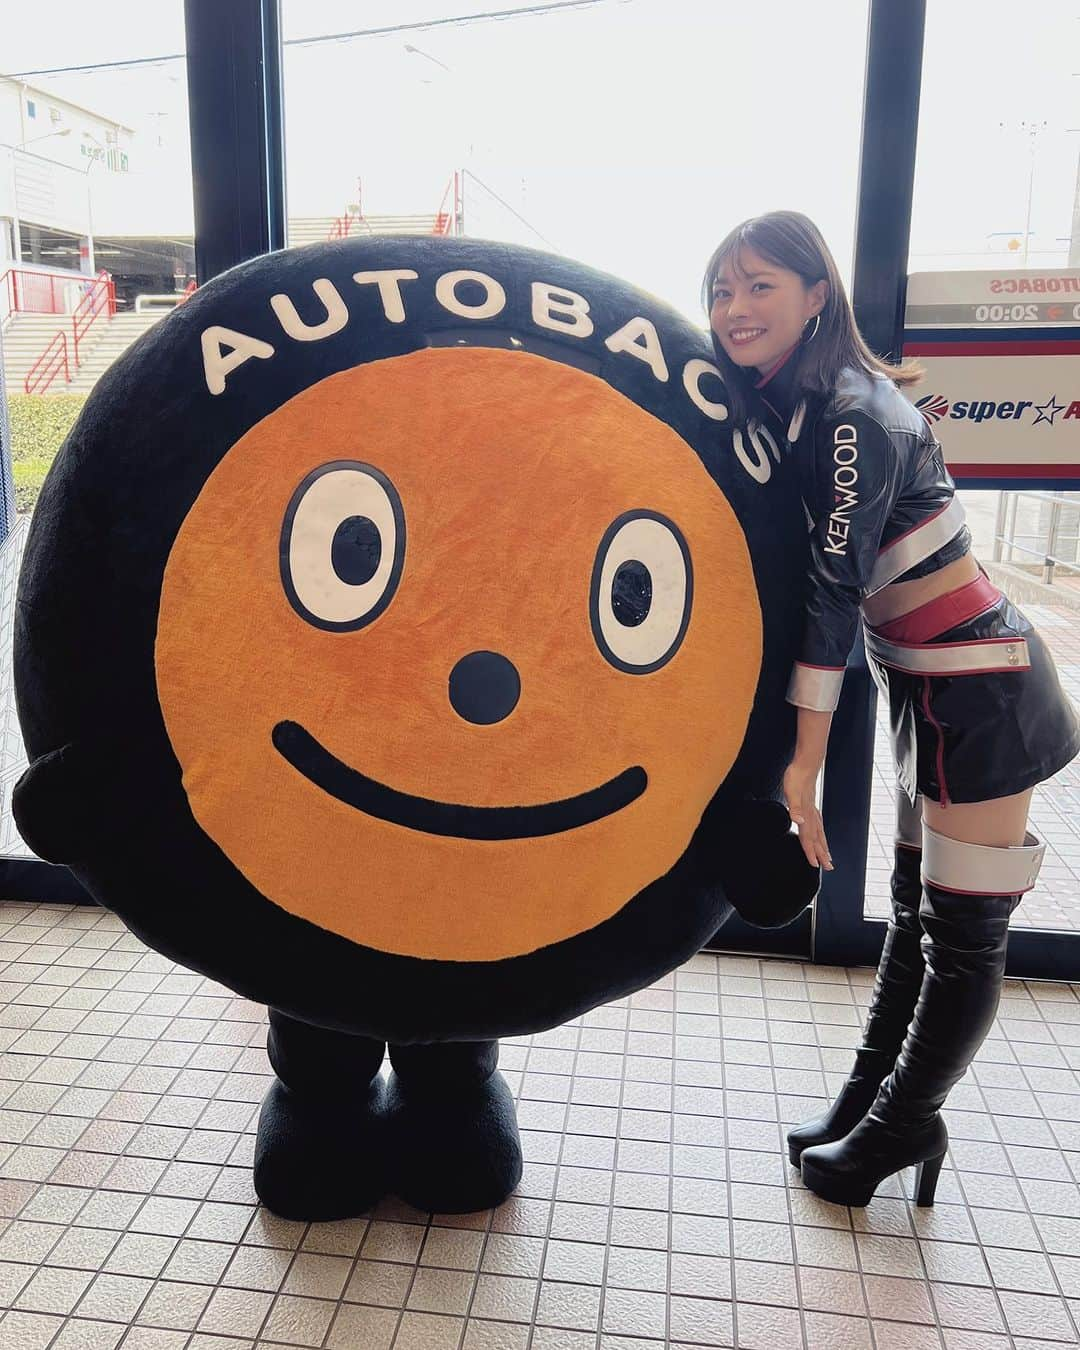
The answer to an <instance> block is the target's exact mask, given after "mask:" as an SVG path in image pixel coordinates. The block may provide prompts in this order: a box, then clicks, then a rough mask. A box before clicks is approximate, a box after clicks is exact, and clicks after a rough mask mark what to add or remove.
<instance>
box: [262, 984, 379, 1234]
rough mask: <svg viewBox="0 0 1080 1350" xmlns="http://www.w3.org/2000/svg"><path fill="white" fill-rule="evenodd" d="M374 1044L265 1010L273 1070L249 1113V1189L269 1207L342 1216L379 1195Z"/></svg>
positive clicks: (292, 1214)
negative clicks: (253, 1117) (255, 1117)
mask: <svg viewBox="0 0 1080 1350" xmlns="http://www.w3.org/2000/svg"><path fill="white" fill-rule="evenodd" d="M384 1048H385V1047H384V1045H383V1043H382V1042H381V1041H374V1040H370V1039H369V1038H367V1037H366V1036H348V1035H345V1034H343V1033H342V1032H336V1031H324V1030H323V1029H322V1028H320V1027H312V1026H308V1025H306V1024H305V1023H303V1022H297V1021H295V1020H294V1019H293V1018H291V1017H286V1016H285V1014H284V1013H280V1012H277V1011H276V1010H275V1009H273V1008H271V1009H270V1032H269V1035H268V1036H267V1038H266V1049H267V1053H268V1054H269V1056H270V1063H271V1064H272V1065H273V1067H274V1072H275V1073H276V1074H277V1079H276V1081H275V1082H274V1083H272V1084H271V1085H270V1089H269V1091H268V1092H267V1094H266V1096H265V1097H264V1099H263V1104H262V1110H261V1111H260V1113H259V1132H258V1136H257V1137H256V1140H255V1191H256V1193H257V1194H258V1197H259V1199H260V1200H261V1201H262V1202H263V1204H264V1205H266V1206H267V1208H268V1209H272V1210H273V1211H274V1213H275V1214H280V1215H281V1217H282V1218H284V1219H307V1220H311V1221H318V1222H325V1221H328V1220H332V1219H349V1218H353V1217H354V1216H355V1215H357V1214H362V1213H363V1212H364V1210H366V1209H370V1208H371V1207H372V1206H373V1205H374V1204H375V1203H376V1202H377V1201H378V1200H380V1199H381V1198H382V1196H383V1195H384V1194H385V1192H386V1189H387V1181H388V1171H387V1152H386V1132H385V1120H384V1111H383V1102H384V1098H385V1095H386V1088H385V1085H384V1083H383V1080H382V1078H381V1077H380V1075H379V1067H380V1065H381V1064H382V1059H383V1051H384Z"/></svg>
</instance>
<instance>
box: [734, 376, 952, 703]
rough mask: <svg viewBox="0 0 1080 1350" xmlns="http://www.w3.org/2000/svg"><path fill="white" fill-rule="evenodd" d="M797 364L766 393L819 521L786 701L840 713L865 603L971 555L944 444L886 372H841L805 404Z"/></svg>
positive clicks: (763, 388) (762, 391)
mask: <svg viewBox="0 0 1080 1350" xmlns="http://www.w3.org/2000/svg"><path fill="white" fill-rule="evenodd" d="M794 366H795V362H794V361H793V360H792V361H788V362H787V363H786V364H785V365H784V366H782V367H781V368H780V369H779V370H778V371H777V372H775V373H774V374H773V376H772V377H771V378H769V379H767V380H766V381H763V382H762V384H761V385H759V386H758V393H759V395H760V396H761V397H762V398H763V399H764V400H765V401H766V402H767V403H768V404H769V405H770V407H772V408H773V410H774V411H775V412H777V413H778V414H779V415H780V417H781V418H782V419H783V420H784V421H786V422H787V423H788V437H789V440H790V442H791V444H792V447H793V450H794V453H795V455H796V459H797V463H798V471H799V475H800V478H801V482H802V493H803V501H804V503H805V505H806V511H807V516H808V517H809V520H810V521H811V522H812V525H811V531H812V532H811V536H810V576H809V585H808V591H807V601H806V626H805V631H804V634H803V640H802V646H801V648H800V653H799V659H798V661H797V662H796V664H795V669H794V671H793V672H792V678H791V684H790V686H789V688H788V701H789V702H791V703H795V704H798V705H800V706H802V707H808V708H818V709H821V710H825V711H828V710H831V709H833V708H835V707H836V702H837V699H838V698H839V696H840V685H841V683H842V681H843V676H844V666H845V663H846V661H847V656H848V653H849V652H850V650H851V647H852V644H853V643H854V641H855V634H856V631H857V628H858V623H859V605H860V603H861V601H862V600H863V598H864V597H865V596H868V595H872V594H873V593H874V592H875V591H877V590H880V589H881V588H882V587H883V586H886V585H888V584H889V583H890V582H892V581H897V580H899V579H901V578H903V579H904V580H910V579H912V578H913V577H916V576H924V575H927V574H928V573H930V572H934V571H937V570H938V569H939V568H941V567H944V566H945V564H946V563H949V562H952V561H953V560H954V559H956V558H959V557H962V556H963V555H964V554H965V553H967V552H968V550H969V549H970V547H971V535H970V533H969V532H968V529H967V526H966V525H965V524H964V513H963V507H962V506H961V504H960V502H959V500H958V499H957V498H956V496H955V495H954V494H955V485H954V483H953V480H952V478H951V477H950V476H949V472H948V470H947V469H946V468H945V461H944V459H943V457H942V453H941V446H940V445H939V444H938V442H937V440H936V438H935V436H934V434H933V432H932V431H931V429H930V427H929V425H928V423H927V422H926V420H925V419H924V417H923V416H922V414H921V413H920V412H919V411H918V410H917V409H916V408H915V407H914V406H913V405H912V404H911V403H910V402H908V400H907V399H906V398H905V397H904V395H903V394H902V393H901V392H900V390H899V389H898V388H897V387H896V385H894V384H893V382H892V381H891V380H890V379H889V378H888V377H887V376H885V375H878V374H871V373H870V372H867V371H862V370H853V369H847V370H844V371H843V372H842V374H841V376H840V379H839V380H838V382H837V385H836V389H835V390H834V392H833V394H832V396H831V397H830V398H828V399H826V400H822V399H820V398H818V399H809V400H806V401H805V402H802V401H800V400H799V398H798V394H797V391H796V390H795V387H794Z"/></svg>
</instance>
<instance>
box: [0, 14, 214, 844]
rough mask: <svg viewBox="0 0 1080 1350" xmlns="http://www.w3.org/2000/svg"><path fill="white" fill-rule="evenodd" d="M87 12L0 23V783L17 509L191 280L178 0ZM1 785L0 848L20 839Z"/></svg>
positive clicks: (10, 778)
mask: <svg viewBox="0 0 1080 1350" xmlns="http://www.w3.org/2000/svg"><path fill="white" fill-rule="evenodd" d="M87 17H88V16H87V8H86V6H85V5H84V4H82V3H81V0H52V3H50V4H49V5H48V6H45V7H38V8H37V9H36V10H35V9H34V8H33V7H27V6H23V7H22V9H21V10H20V13H19V17H18V21H17V22H8V23H6V24H5V27H4V40H3V47H4V60H3V66H4V71H5V72H7V73H6V74H5V75H4V76H2V77H0V324H2V332H3V344H2V348H3V359H2V362H0V366H2V370H0V375H2V377H3V380H4V387H5V389H6V394H7V401H8V405H9V411H10V423H11V432H12V445H11V453H12V464H11V470H12V473H13V478H14V489H15V502H16V507H17V510H18V512H19V516H18V518H17V522H16V527H15V529H14V530H13V532H12V533H11V534H10V535H9V536H8V538H7V540H6V541H5V542H3V543H2V544H0V596H2V597H3V605H2V607H0V733H2V735H0V746H2V747H3V753H2V754H0V782H3V783H5V784H7V785H8V786H9V787H10V784H11V783H13V782H14V780H15V778H16V777H17V776H18V773H19V772H20V770H21V767H22V765H21V744H22V742H21V737H20V735H19V732H18V727H17V723H16V720H15V714H14V708H13V705H12V690H11V674H12V672H11V630H12V602H13V597H14V584H13V581H14V576H15V573H16V571H17V569H18V563H19V557H20V554H21V550H22V546H23V542H24V539H25V525H26V519H27V516H28V514H29V512H30V511H31V510H32V508H33V505H34V502H35V500H36V498H37V494H38V491H39V490H40V487H41V483H42V481H43V479H44V477H45V473H46V471H47V470H48V468H49V465H50V464H51V463H52V460H53V458H54V457H55V455H56V452H57V450H58V449H59V446H60V443H61V441H62V440H63V438H64V436H65V435H66V433H67V430H68V428H69V427H70V426H71V424H72V423H73V422H74V420H75V417H76V416H77V414H78V412H79V410H80V409H81V407H82V404H83V402H84V401H85V399H86V396H87V394H88V393H89V392H90V390H91V389H92V388H93V386H94V384H95V383H96V381H97V380H98V378H99V377H100V376H101V374H102V373H103V372H104V370H105V369H106V368H107V367H108V366H109V364H111V362H112V361H113V360H114V359H115V358H116V357H117V356H118V355H119V354H120V353H121V352H122V351H124V350H125V349H126V348H127V347H128V346H129V345H130V344H131V343H132V342H133V341H134V340H135V338H136V337H137V336H138V335H139V334H140V333H141V332H143V331H144V330H145V329H146V327H148V326H149V325H151V324H153V323H156V322H157V321H158V320H159V319H160V317H161V315H162V314H163V313H166V312H168V310H169V309H170V308H172V307H173V306H175V304H176V303H177V302H178V301H180V300H181V299H182V298H183V296H184V293H185V290H186V288H187V287H189V285H192V284H193V282H194V241H193V223H192V222H193V213H192V198H191V157H190V152H189V148H188V115H187V72H186V68H185V60H184V26H183V5H182V3H181V0H170V2H169V3H165V4H154V5H147V4H144V3H142V0H95V3H94V4H93V5H92V6H91V14H90V17H91V19H92V22H91V23H87ZM39 108H40V110H41V113H42V115H41V116H39ZM45 109H48V116H47V117H46V116H45V115H44V112H45ZM10 798H11V794H10V791H7V792H5V793H4V801H3V808H2V810H0V856H4V855H22V854H25V852H26V850H25V847H24V846H23V844H22V841H21V840H20V839H19V837H18V835H17V833H16V832H15V829H14V825H13V823H12V820H11V816H10Z"/></svg>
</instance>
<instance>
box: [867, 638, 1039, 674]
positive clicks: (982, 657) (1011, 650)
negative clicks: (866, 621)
mask: <svg viewBox="0 0 1080 1350" xmlns="http://www.w3.org/2000/svg"><path fill="white" fill-rule="evenodd" d="M864 641H865V644H866V652H867V655H868V656H872V657H873V658H874V659H875V660H876V661H880V662H881V664H882V665H883V666H894V667H895V668H896V669H897V670H906V671H908V672H909V673H910V674H912V675H977V674H983V675H985V674H988V673H990V672H991V671H1010V670H1030V669H1031V657H1030V655H1029V654H1028V645H1027V642H1026V641H1025V639H1024V638H1012V637H1002V638H984V639H983V640H982V641H981V642H936V643H918V644H915V643H906V642H887V641H886V640H885V638H883V637H879V636H878V635H877V633H875V632H874V630H873V629H872V628H866V629H865V632H864Z"/></svg>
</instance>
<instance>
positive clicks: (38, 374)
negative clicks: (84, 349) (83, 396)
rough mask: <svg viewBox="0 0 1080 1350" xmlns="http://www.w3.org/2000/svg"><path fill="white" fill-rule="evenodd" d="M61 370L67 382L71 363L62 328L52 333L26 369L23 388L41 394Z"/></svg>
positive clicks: (30, 392) (29, 392)
mask: <svg viewBox="0 0 1080 1350" xmlns="http://www.w3.org/2000/svg"><path fill="white" fill-rule="evenodd" d="M61 371H63V373H64V383H65V384H67V383H69V382H70V380H71V363H70V362H69V361H68V342H67V333H65V332H64V331H63V329H61V330H60V332H59V333H54V334H53V336H52V341H51V342H50V343H49V345H48V346H47V347H46V348H45V350H44V351H43V352H42V353H41V355H40V356H39V357H38V359H37V360H36V361H35V362H34V364H33V365H32V366H31V367H30V369H29V370H28V371H27V373H26V378H25V379H24V380H23V390H24V391H25V392H26V393H28V394H43V393H44V392H45V390H46V389H48V387H49V385H50V384H52V382H53V380H55V379H56V377H57V375H59V374H60V372H61Z"/></svg>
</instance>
